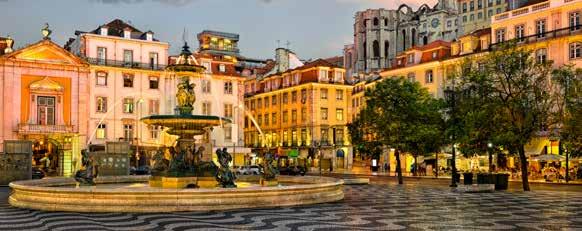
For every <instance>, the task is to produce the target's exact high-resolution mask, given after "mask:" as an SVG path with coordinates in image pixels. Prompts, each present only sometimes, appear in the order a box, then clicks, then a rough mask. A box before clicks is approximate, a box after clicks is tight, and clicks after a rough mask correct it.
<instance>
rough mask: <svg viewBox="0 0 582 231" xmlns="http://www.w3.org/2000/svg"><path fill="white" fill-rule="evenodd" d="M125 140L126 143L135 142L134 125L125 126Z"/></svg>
mask: <svg viewBox="0 0 582 231" xmlns="http://www.w3.org/2000/svg"><path fill="white" fill-rule="evenodd" d="M123 138H124V139H125V141H132V140H133V124H124V125H123Z"/></svg>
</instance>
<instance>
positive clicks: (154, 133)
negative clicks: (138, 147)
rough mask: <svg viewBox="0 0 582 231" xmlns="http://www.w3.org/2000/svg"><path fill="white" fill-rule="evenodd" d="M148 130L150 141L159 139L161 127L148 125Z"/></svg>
mask: <svg viewBox="0 0 582 231" xmlns="http://www.w3.org/2000/svg"><path fill="white" fill-rule="evenodd" d="M148 128H149V130H150V138H151V139H152V140H157V139H158V138H159V137H160V130H161V127H160V126H155V125H150V126H148Z"/></svg>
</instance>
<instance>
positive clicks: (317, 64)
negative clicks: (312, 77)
mask: <svg viewBox="0 0 582 231" xmlns="http://www.w3.org/2000/svg"><path fill="white" fill-rule="evenodd" d="M312 67H329V68H341V67H339V66H337V65H335V64H333V63H330V62H328V61H327V60H325V59H316V60H314V61H312V62H308V63H305V64H304V65H303V66H299V67H297V68H293V69H289V70H286V71H284V72H280V73H275V74H271V75H268V76H265V77H264V78H268V77H269V76H273V75H281V74H285V73H291V72H293V71H298V70H305V69H309V68H312Z"/></svg>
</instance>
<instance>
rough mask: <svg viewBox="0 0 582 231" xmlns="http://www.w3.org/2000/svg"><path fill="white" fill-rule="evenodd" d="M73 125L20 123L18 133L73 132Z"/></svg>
mask: <svg viewBox="0 0 582 231" xmlns="http://www.w3.org/2000/svg"><path fill="white" fill-rule="evenodd" d="M73 132H74V126H73V125H41V124H18V133H21V134H39V133H40V134H46V133H73Z"/></svg>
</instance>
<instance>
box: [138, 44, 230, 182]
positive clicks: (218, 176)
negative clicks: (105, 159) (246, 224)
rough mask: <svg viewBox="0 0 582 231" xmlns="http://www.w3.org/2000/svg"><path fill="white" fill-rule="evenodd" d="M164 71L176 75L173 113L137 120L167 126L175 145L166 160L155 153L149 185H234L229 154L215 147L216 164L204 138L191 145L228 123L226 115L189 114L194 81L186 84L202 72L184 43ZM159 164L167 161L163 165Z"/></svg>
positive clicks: (202, 69) (191, 107)
mask: <svg viewBox="0 0 582 231" xmlns="http://www.w3.org/2000/svg"><path fill="white" fill-rule="evenodd" d="M167 71H170V72H173V73H175V74H176V76H177V78H179V83H178V86H177V87H178V91H177V93H176V102H177V103H176V108H175V109H174V111H175V114H174V115H152V116H147V117H144V118H142V119H141V121H142V122H143V123H145V124H148V125H155V126H162V127H165V128H168V130H167V131H166V132H167V133H169V134H171V135H176V136H178V137H179V138H178V140H177V144H176V146H175V147H174V148H172V149H170V153H171V156H172V158H171V159H170V160H167V159H165V158H164V155H163V154H162V153H158V154H156V157H155V158H154V159H155V162H154V164H153V165H154V166H155V168H154V171H153V172H152V176H151V177H150V180H149V184H150V186H152V187H163V188H185V187H195V188H197V187H205V188H213V187H216V185H217V183H218V184H219V185H220V186H222V187H227V188H233V187H236V184H235V183H234V178H235V177H234V174H233V173H232V172H231V171H230V168H229V166H228V163H229V162H230V159H232V157H231V156H230V154H229V153H228V152H227V151H226V149H223V150H220V149H219V150H217V151H216V154H217V158H218V162H219V165H220V166H217V165H216V164H215V163H214V162H213V161H212V159H213V158H212V148H211V147H210V142H209V141H208V140H204V145H200V147H198V149H196V147H195V136H198V135H204V137H208V136H206V134H208V133H209V132H210V131H211V130H212V128H213V127H216V126H220V125H222V124H223V123H230V122H231V121H230V120H229V119H226V118H222V117H218V116H212V115H193V114H192V111H193V110H194V107H193V105H194V102H196V95H195V94H194V88H195V87H196V85H195V84H193V83H190V80H189V79H190V76H192V75H193V74H195V73H201V72H202V71H204V67H202V66H200V65H198V64H197V62H196V60H195V59H194V57H193V56H192V53H191V52H190V50H189V47H188V44H187V43H185V44H184V46H183V47H182V53H181V54H180V56H179V57H178V59H177V60H176V64H173V65H170V66H168V67H167ZM163 163H169V164H168V165H167V166H166V165H165V164H163Z"/></svg>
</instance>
